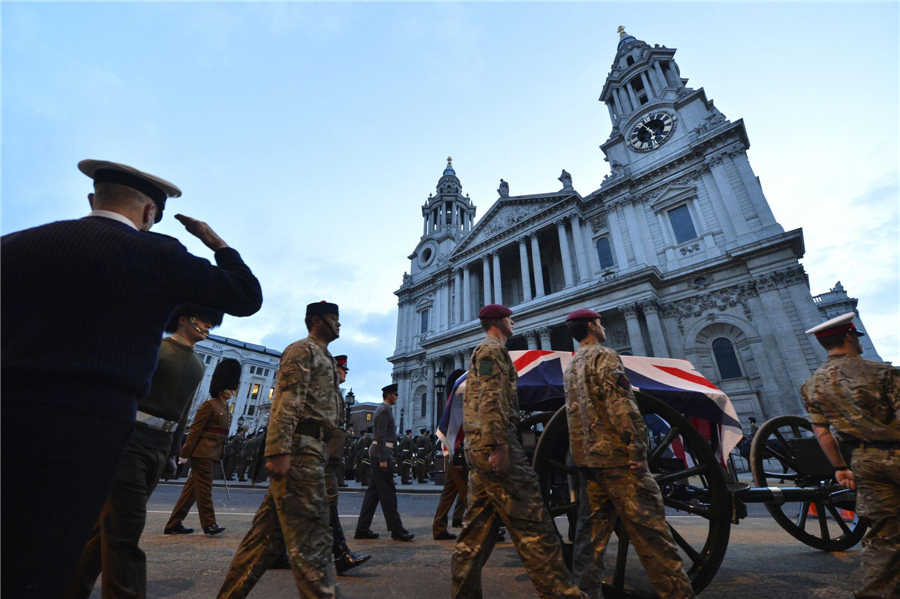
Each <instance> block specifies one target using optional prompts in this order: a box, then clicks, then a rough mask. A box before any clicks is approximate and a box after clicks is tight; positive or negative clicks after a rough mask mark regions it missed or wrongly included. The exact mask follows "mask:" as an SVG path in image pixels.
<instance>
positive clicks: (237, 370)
mask: <svg viewBox="0 0 900 599" xmlns="http://www.w3.org/2000/svg"><path fill="white" fill-rule="evenodd" d="M240 384H241V363H240V362H238V361H237V360H234V359H232V358H225V359H224V360H222V361H221V362H219V364H218V365H217V366H216V369H215V371H213V375H212V381H210V383H209V396H210V397H216V396H217V395H219V393H221V392H222V391H225V390H226V389H235V390H236V389H237V388H238V386H240Z"/></svg>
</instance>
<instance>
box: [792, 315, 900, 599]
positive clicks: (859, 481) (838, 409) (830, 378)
mask: <svg viewBox="0 0 900 599" xmlns="http://www.w3.org/2000/svg"><path fill="white" fill-rule="evenodd" d="M855 315H856V314H855V313H854V312H848V313H847V314H844V315H842V316H838V317H837V318H832V319H831V320H829V321H827V322H824V323H822V324H820V325H819V326H817V327H813V328H811V329H809V330H808V331H806V332H807V334H810V335H815V336H816V339H817V340H818V341H819V344H820V345H821V346H822V347H824V348H825V349H826V350H827V351H828V359H827V360H826V362H825V363H824V364H822V365H821V366H820V367H819V369H818V370H816V372H815V374H813V375H812V376H811V377H809V379H807V381H806V382H805V383H803V386H802V387H801V388H800V394H801V395H802V396H803V400H804V401H805V402H806V409H807V410H808V411H809V421H810V422H811V423H812V425H813V433H815V435H816V438H817V439H818V440H819V445H820V446H821V447H822V450H823V451H824V452H825V455H826V456H828V459H829V460H830V461H831V464H832V466H834V470H835V478H836V479H837V481H838V483H840V484H841V486H844V487H847V488H848V489H856V511H857V513H858V514H859V515H860V516H862V517H864V518H866V519H867V520H868V521H869V530H868V531H867V532H866V535H865V536H864V537H863V557H862V569H863V587H862V589H860V590H859V591H858V592H857V593H856V597H857V598H858V599H863V598H866V599H868V598H870V597H871V598H875V597H878V598H887V597H891V598H894V597H900V370H898V369H897V368H895V367H894V366H891V365H890V364H887V363H884V362H873V361H871V360H865V359H863V358H861V357H860V354H862V353H863V349H862V344H860V342H859V338H860V337H861V336H863V335H864V334H865V333H863V332H862V331H859V330H857V329H856V325H854V324H853V317H854V316H855ZM829 426H830V427H832V428H834V430H835V431H837V433H838V437H839V438H840V442H841V443H843V444H846V445H849V446H851V447H852V448H853V459H852V461H851V464H850V468H849V469H848V467H847V464H846V462H845V461H844V458H843V456H842V455H841V452H840V448H839V446H838V442H837V440H836V439H835V437H834V435H832V434H831V429H830V428H829Z"/></svg>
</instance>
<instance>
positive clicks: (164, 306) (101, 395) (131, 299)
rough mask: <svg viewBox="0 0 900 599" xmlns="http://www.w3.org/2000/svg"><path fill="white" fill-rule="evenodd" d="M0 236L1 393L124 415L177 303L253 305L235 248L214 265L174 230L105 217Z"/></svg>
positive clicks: (236, 309)
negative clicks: (152, 229) (140, 226)
mask: <svg viewBox="0 0 900 599" xmlns="http://www.w3.org/2000/svg"><path fill="white" fill-rule="evenodd" d="M0 243H2V247H0V262H2V265H0V268H2V270H0V288H2V296H0V303H2V310H0V326H2V329H0V351H2V358H0V365H2V401H3V402H6V401H37V402H42V403H47V404H55V405H61V406H66V407H69V408H72V409H75V410H79V411H83V412H87V413H91V414H97V415H101V416H105V417H108V418H114V419H119V420H134V414H135V409H136V408H135V406H136V402H137V400H138V399H139V398H141V397H144V396H145V395H147V392H148V391H149V389H150V377H151V376H152V374H153V371H154V369H155V368H156V361H157V357H158V354H159V344H160V339H161V338H162V334H163V328H164V327H165V325H166V322H167V321H168V319H169V316H170V315H171V313H172V311H173V310H174V309H175V307H176V306H178V305H179V304H181V303H185V302H188V303H193V304H199V305H201V306H205V307H207V308H211V309H215V310H222V311H224V312H227V313H228V314H233V315H235V316H249V315H251V314H253V313H255V312H257V311H258V310H259V308H260V306H261V305H262V291H261V289H260V286H259V281H257V280H256V277H254V276H253V273H252V272H250V269H249V268H247V266H246V265H245V264H244V262H243V261H242V260H241V257H240V254H238V252H237V251H235V250H233V249H231V248H222V249H220V250H218V251H217V252H216V253H215V256H216V262H217V263H218V265H219V267H215V266H213V265H212V264H210V263H209V261H208V260H205V259H203V258H198V257H196V256H193V255H191V254H189V253H188V251H187V249H185V247H184V246H183V245H181V243H179V242H178V240H177V239H174V238H172V237H168V236H165V235H158V234H156V233H147V232H142V231H137V230H134V229H132V228H131V227H129V226H128V225H126V224H124V223H120V222H117V221H114V220H111V219H108V218H102V217H97V216H94V217H87V218H83V219H81V220H72V221H60V222H55V223H51V224H48V225H42V226H40V227H35V228H33V229H26V230H24V231H18V232H16V233H11V234H9V235H5V236H3V238H2V242H0Z"/></svg>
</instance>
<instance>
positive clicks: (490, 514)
mask: <svg viewBox="0 0 900 599" xmlns="http://www.w3.org/2000/svg"><path fill="white" fill-rule="evenodd" d="M511 315H512V312H511V311H510V310H509V309H508V308H505V307H503V306H500V305H497V304H491V305H488V306H485V307H484V308H482V309H481V311H480V312H479V313H478V318H480V319H481V326H482V328H483V329H484V330H485V332H486V333H487V337H486V338H485V340H484V341H483V342H482V343H481V344H480V345H479V346H478V347H476V348H475V351H474V352H472V357H471V359H470V360H469V372H468V379H467V380H468V383H467V387H466V395H465V401H464V404H463V430H464V431H465V434H466V437H465V448H466V461H467V462H468V464H469V511H468V515H467V516H466V522H465V525H464V527H463V529H462V532H461V533H460V535H459V539H458V541H457V543H456V549H455V550H454V552H453V559H452V561H451V576H452V592H451V593H452V596H453V597H454V598H457V599H460V598H465V599H480V598H481V597H482V591H481V570H482V568H483V567H484V564H485V562H487V560H488V558H489V557H490V555H491V551H492V550H493V549H494V543H495V542H496V540H497V533H498V532H499V530H500V524H501V521H502V522H503V523H505V524H506V527H507V528H508V529H509V533H510V536H511V537H512V541H513V543H515V546H516V549H517V550H518V552H519V556H520V557H521V558H522V562H523V563H524V565H525V569H526V570H527V571H528V574H529V576H531V581H532V583H534V586H535V588H536V589H537V591H538V594H539V595H540V596H541V597H542V598H544V599H550V598H554V599H556V598H561V597H572V598H581V597H582V596H583V595H582V594H581V592H580V591H579V590H578V587H576V586H575V585H574V584H573V583H572V579H571V576H570V575H569V571H568V570H567V569H566V565H565V563H564V562H563V554H562V547H561V546H560V544H559V538H558V537H557V535H556V530H555V529H554V527H553V522H552V521H551V519H550V514H549V513H548V512H547V509H546V508H545V507H544V502H543V501H542V500H541V494H540V490H539V486H538V477H537V474H535V472H534V470H532V468H531V467H530V466H529V465H528V459H527V458H526V456H525V450H524V449H523V448H522V445H521V444H520V443H519V440H518V431H517V428H518V425H519V418H520V416H519V401H518V398H517V396H516V380H517V375H516V369H515V367H514V366H513V363H512V360H511V359H510V356H509V352H508V351H507V350H506V347H505V346H504V344H505V343H506V340H507V339H508V338H509V337H510V336H512V325H513V322H512V320H511V319H510V318H509V316H511Z"/></svg>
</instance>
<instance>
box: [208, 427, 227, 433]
mask: <svg viewBox="0 0 900 599" xmlns="http://www.w3.org/2000/svg"><path fill="white" fill-rule="evenodd" d="M203 432H204V433H214V434H216V435H227V434H228V429H227V428H217V427H215V426H208V427H206V428H205V429H203Z"/></svg>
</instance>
